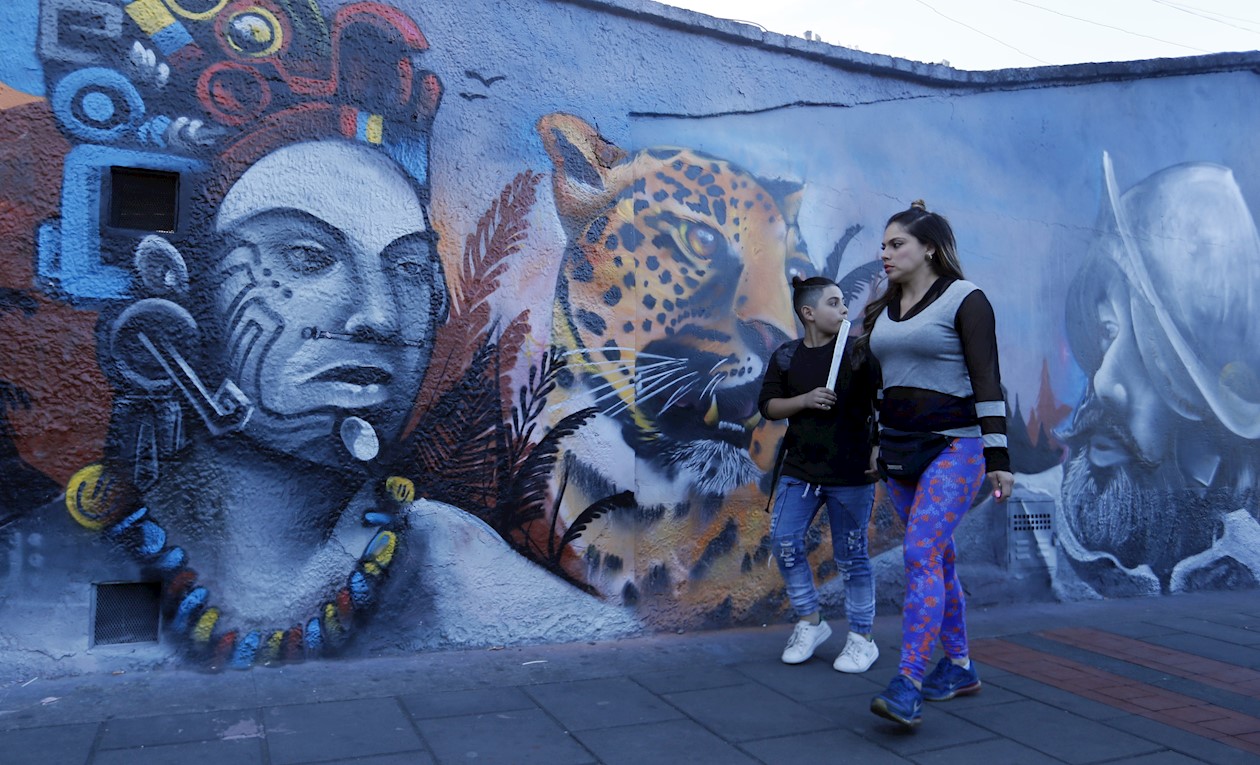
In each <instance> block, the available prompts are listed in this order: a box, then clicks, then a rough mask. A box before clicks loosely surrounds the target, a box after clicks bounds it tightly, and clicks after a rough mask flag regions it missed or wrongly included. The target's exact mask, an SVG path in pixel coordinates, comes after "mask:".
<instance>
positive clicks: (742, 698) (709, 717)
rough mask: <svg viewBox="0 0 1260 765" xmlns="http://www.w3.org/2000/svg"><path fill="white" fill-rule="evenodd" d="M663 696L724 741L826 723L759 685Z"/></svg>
mask: <svg viewBox="0 0 1260 765" xmlns="http://www.w3.org/2000/svg"><path fill="white" fill-rule="evenodd" d="M665 699H666V700H667V701H669V702H670V703H671V704H673V705H675V706H676V707H678V708H679V709H681V710H682V711H683V712H685V713H686V714H687V715H688V716H689V717H691V718H692V719H693V720H696V721H698V722H699V723H700V724H701V725H703V726H705V727H706V728H708V729H709V730H711V731H713V732H714V733H716V734H717V735H719V736H721V737H722V738H724V739H726V740H727V741H737V742H738V741H751V740H754V739H758V738H768V737H771V736H783V735H787V734H792V733H807V732H810V731H816V730H823V729H825V728H827V727H829V726H830V723H829V722H828V720H827V718H826V717H824V716H822V715H820V714H818V713H817V712H814V711H813V710H811V709H810V708H809V707H808V706H806V705H803V704H800V703H797V702H796V701H793V700H792V699H790V698H788V697H786V696H784V695H782V694H779V693H776V692H774V691H772V690H770V689H769V688H766V687H765V686H763V685H757V684H755V683H746V684H744V685H733V686H730V687H728V688H712V689H708V690H701V691H684V692H682V693H671V694H667V695H666V696H665Z"/></svg>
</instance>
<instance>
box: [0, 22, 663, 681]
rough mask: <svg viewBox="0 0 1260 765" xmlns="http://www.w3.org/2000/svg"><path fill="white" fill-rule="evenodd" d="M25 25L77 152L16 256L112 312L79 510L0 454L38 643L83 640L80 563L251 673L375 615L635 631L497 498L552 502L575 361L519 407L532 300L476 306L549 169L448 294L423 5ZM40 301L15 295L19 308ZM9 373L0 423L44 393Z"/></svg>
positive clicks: (506, 637)
mask: <svg viewBox="0 0 1260 765" xmlns="http://www.w3.org/2000/svg"><path fill="white" fill-rule="evenodd" d="M40 23H41V37H40V40H41V46H40V55H41V57H42V59H43V63H44V67H45V75H46V80H47V90H48V92H49V93H51V98H50V99H49V101H48V102H47V106H45V105H44V104H43V103H40V104H38V107H39V108H41V109H42V108H48V109H51V112H52V115H53V117H54V118H55V120H56V125H57V128H58V129H59V130H60V132H61V133H62V134H63V135H64V136H65V137H66V138H67V139H68V140H69V143H70V147H69V150H68V151H67V152H66V153H65V155H64V170H63V173H62V176H63V178H62V182H61V195H60V202H59V210H58V213H59V214H57V215H55V216H50V217H49V219H48V220H46V221H44V222H43V223H42V224H41V225H40V226H39V228H38V233H37V236H35V237H34V239H35V244H36V246H35V250H36V252H35V257H33V258H31V261H30V262H32V263H33V264H34V266H35V272H36V273H35V282H36V283H37V284H38V285H39V286H40V287H41V288H42V290H43V292H44V293H45V294H46V295H48V296H50V297H53V298H55V299H56V300H57V301H59V302H60V303H62V304H65V305H69V306H73V307H74V308H76V309H78V310H79V311H82V312H91V313H93V314H95V315H96V317H97V319H96V327H97V328H96V352H95V361H96V364H97V365H99V368H100V371H101V372H102V373H103V375H104V377H105V378H106V381H107V387H108V391H107V393H108V395H107V398H106V401H107V404H106V405H107V406H108V407H109V420H108V422H109V424H108V429H107V432H106V434H105V438H104V443H103V444H102V446H101V447H100V457H99V459H98V460H96V461H94V462H92V463H90V464H86V465H82V466H80V468H79V469H77V470H76V471H75V472H74V473H73V475H72V476H71V477H70V478H69V480H68V481H67V482H66V484H65V492H64V501H57V502H53V503H51V504H47V505H46V504H44V503H45V502H47V500H48V499H50V496H49V494H50V492H49V487H48V486H47V484H48V483H49V481H48V479H46V478H42V476H40V475H39V474H38V473H37V471H34V470H33V469H30V468H29V466H27V465H25V463H23V462H21V459H20V456H19V455H17V454H16V453H14V454H10V455H6V458H7V459H8V461H9V462H10V463H12V465H11V466H12V467H13V468H14V470H13V471H6V479H7V480H9V481H12V482H15V484H14V488H9V487H8V486H6V491H8V493H10V494H11V495H13V502H12V503H11V504H10V505H7V506H6V512H7V513H10V514H11V515H12V517H8V516H6V519H5V521H6V523H5V527H4V531H5V533H6V538H7V546H8V547H9V548H10V549H11V550H13V551H14V554H13V555H11V556H10V559H11V560H12V561H15V562H14V563H13V564H12V565H11V567H10V570H9V571H8V576H7V578H6V581H5V585H6V587H5V589H6V592H5V595H6V598H5V605H6V606H7V607H9V608H10V609H11V610H10V612H9V615H8V616H7V617H6V619H11V620H15V621H17V622H19V623H20V622H24V621H26V619H25V618H24V616H26V617H29V616H30V612H28V611H24V610H23V609H35V608H38V607H40V606H42V605H46V604H49V603H58V604H60V606H59V607H57V608H55V609H54V611H55V612H56V614H55V616H56V617H57V618H55V619H54V620H53V624H56V625H58V626H57V627H55V628H53V629H52V630H51V632H52V633H53V634H54V636H56V634H57V633H62V632H64V633H68V634H69V635H70V636H71V638H70V639H69V641H68V642H69V643H70V644H71V645H72V646H86V645H87V636H86V635H83V634H82V629H83V628H82V625H83V624H86V622H85V621H84V619H86V617H87V616H88V605H89V603H88V601H87V599H86V597H85V594H84V593H85V592H86V586H87V585H88V584H89V583H92V582H100V581H110V580H115V579H121V580H123V581H137V582H145V581H153V582H159V583H160V585H161V602H162V620H163V626H164V628H165V634H166V635H167V637H168V638H169V639H170V641H171V643H172V644H173V645H175V646H177V647H178V648H179V649H180V650H182V651H183V652H184V654H185V655H186V656H188V657H189V658H191V659H193V660H195V661H200V662H205V663H207V664H208V665H210V666H214V667H221V666H231V667H239V668H243V667H248V666H252V665H256V664H265V663H271V662H275V661H283V660H298V659H302V658H309V657H319V656H327V655H331V654H334V653H338V652H340V651H342V650H343V649H345V648H346V647H348V646H349V645H350V644H351V643H352V641H351V637H352V635H353V634H354V633H356V632H359V631H362V630H363V628H364V627H365V626H368V625H371V626H373V627H374V628H375V629H376V632H377V636H376V637H374V638H364V639H361V640H357V641H353V642H357V643H360V644H361V647H370V646H371V645H373V644H374V643H373V642H372V641H373V640H379V641H380V642H384V643H392V644H400V643H401V644H403V645H407V646H411V647H425V646H437V645H447V644H468V643H475V644H502V643H506V642H518V641H521V640H541V639H572V638H574V637H596V636H601V635H602V636H609V635H618V634H625V633H627V632H632V631H634V630H636V629H637V627H638V621H637V620H636V619H635V618H634V617H633V616H632V615H631V614H629V613H627V612H625V611H624V610H622V609H619V608H616V607H613V606H607V605H604V604H602V603H600V602H599V601H598V600H596V599H595V598H593V597H591V596H590V595H589V594H587V593H586V592H584V591H583V590H584V589H586V588H584V587H583V586H582V583H580V582H576V581H565V577H563V576H558V575H557V574H563V569H562V568H561V567H560V566H559V565H556V563H555V562H556V561H558V560H559V559H560V558H561V556H560V555H559V554H558V553H553V555H552V556H551V560H549V561H540V563H551V564H552V565H551V566H549V567H550V568H552V569H553V570H552V571H548V570H547V568H548V566H544V565H539V564H538V563H535V562H533V561H531V560H529V559H528V558H526V557H523V556H522V555H520V554H519V553H518V552H516V551H514V550H513V546H515V547H517V548H520V549H521V550H522V552H526V551H528V550H529V548H528V547H527V546H526V545H525V544H524V543H523V542H522V541H521V540H519V539H515V538H513V536H512V533H513V532H519V531H521V530H522V528H523V526H524V525H525V524H524V523H523V522H522V521H520V520H518V521H516V522H515V523H513V522H512V521H510V520H507V519H505V516H511V515H512V514H514V513H515V514H516V515H517V516H519V517H523V518H524V520H525V521H529V520H534V519H535V518H537V517H541V515H542V512H541V510H540V508H541V506H542V505H543V504H544V503H543V502H542V501H541V495H540V492H541V493H545V489H546V481H547V479H548V477H549V475H550V472H551V468H552V466H553V464H554V458H555V453H556V451H555V446H554V444H555V442H556V441H558V440H560V439H561V437H562V434H563V433H564V431H552V432H551V433H549V434H547V435H546V436H544V437H542V439H541V440H531V436H532V434H533V431H534V425H535V420H536V419H537V418H538V416H539V414H540V410H539V408H538V405H537V403H536V401H535V400H542V399H545V397H546V394H547V393H548V392H549V391H550V390H551V388H552V387H554V381H553V380H554V377H555V375H556V374H557V373H558V372H559V370H560V369H561V367H562V365H563V362H564V360H563V358H561V357H556V356H553V355H547V356H546V357H545V359H544V362H543V364H542V366H541V368H538V369H533V370H531V374H530V380H531V383H532V382H533V381H534V379H535V378H534V373H535V372H537V373H538V375H539V382H538V384H537V385H535V386H534V388H533V389H532V390H531V391H530V393H529V394H528V395H527V394H526V393H524V392H523V393H522V399H521V406H520V408H514V407H513V406H511V405H510V403H511V402H512V396H511V395H510V393H511V389H512V387H513V386H512V384H511V381H510V380H507V379H504V380H502V381H501V379H500V377H501V372H500V370H502V369H504V368H507V369H511V368H513V367H514V361H513V359H512V358H511V357H512V355H513V354H515V353H516V352H517V351H518V350H519V347H520V345H521V343H522V342H523V341H522V337H523V333H522V326H521V325H522V323H524V322H526V321H527V317H526V316H521V317H518V318H517V319H516V320H515V321H514V322H511V323H509V324H508V325H507V326H505V327H498V326H497V325H496V324H494V323H493V322H491V320H490V317H489V312H488V311H487V310H486V307H485V303H486V299H487V296H488V295H490V294H492V293H493V292H494V290H495V289H496V288H497V287H498V286H499V285H498V282H497V276H496V262H497V261H499V260H502V259H504V258H508V257H510V256H511V255H512V254H513V252H514V250H513V246H511V245H505V244H504V242H505V241H506V242H509V243H510V242H512V241H513V237H514V236H517V235H519V234H520V233H522V231H517V232H516V234H513V233H512V227H513V226H516V227H517V228H520V227H521V226H522V222H521V221H522V220H523V218H522V216H521V214H520V213H521V210H515V212H513V209H512V206H513V204H516V205H517V206H518V207H519V206H522V205H523V207H524V208H525V209H527V208H528V206H529V203H528V202H520V201H519V198H520V197H522V196H525V195H527V192H529V191H530V189H531V187H532V184H535V183H536V182H537V178H536V177H531V176H528V175H527V176H526V177H525V178H524V179H523V181H522V182H521V183H518V184H517V188H516V189H515V191H514V192H513V191H512V190H508V191H505V192H504V194H505V198H506V197H511V199H508V200H507V202H506V203H505V204H504V206H503V208H502V209H497V210H492V211H491V213H488V223H487V229H488V233H487V236H486V240H487V242H488V245H487V246H486V247H483V248H481V249H480V250H479V251H477V252H474V253H471V254H470V261H469V262H468V263H467V266H468V268H469V269H474V270H475V269H482V270H480V271H478V272H477V273H476V274H472V273H467V272H466V273H463V274H461V275H462V276H463V277H464V278H463V279H462V280H461V281H460V282H459V283H458V284H457V285H455V286H454V287H453V288H452V287H450V286H448V280H447V276H446V273H445V270H444V268H443V265H442V259H441V257H440V256H439V255H438V252H437V241H438V236H437V233H436V231H435V229H434V226H433V223H432V222H431V220H430V214H429V207H430V194H431V187H430V181H429V161H430V155H431V149H430V146H429V140H430V136H431V126H432V123H433V119H434V117H435V115H436V113H437V111H438V108H439V104H440V101H441V95H442V86H441V84H440V82H439V80H438V78H437V76H436V75H434V74H432V73H430V72H426V71H424V70H423V69H422V68H420V66H419V62H421V61H422V60H423V57H424V54H425V52H426V50H427V49H428V42H427V40H426V38H425V36H424V34H423V33H422V32H421V30H420V28H419V27H418V26H417V25H416V23H415V22H414V21H413V20H412V19H411V18H410V17H409V16H408V15H407V14H405V13H403V12H401V11H400V10H398V9H396V8H394V7H391V6H386V5H381V4H377V3H370V2H369V3H355V4H352V5H347V6H344V7H341V8H339V9H337V10H336V11H335V12H333V13H331V14H330V15H329V16H327V17H325V16H324V15H323V12H322V11H320V10H319V9H318V8H317V7H316V6H314V5H304V4H301V3H280V4H272V3H265V2H264V3H248V2H241V1H239V0H238V1H236V2H230V3H229V2H213V3H206V2H202V3H191V4H190V3H187V2H184V3H179V2H169V3H166V4H165V5H164V4H162V3H159V2H153V1H152V0H134V1H133V2H127V3H123V4H122V5H121V8H120V7H119V6H118V5H116V4H110V3H100V2H87V1H85V2H65V1H64V0H58V1H55V2H47V3H44V4H43V5H42V6H41V18H40ZM496 213H498V214H496ZM471 239H472V238H471V237H470V240H471ZM470 246H471V244H470ZM474 249H475V248H474ZM37 309H38V302H37V301H36V299H35V298H34V297H32V296H30V295H29V294H27V293H25V292H23V291H20V290H17V289H13V288H10V289H6V292H5V310H6V313H8V312H17V313H21V314H23V315H24V316H25V317H27V318H28V319H30V320H32V321H37V319H38V310H37ZM435 361H438V362H441V364H442V366H441V368H440V370H438V371H437V372H436V373H435V374H434V375H430V374H429V370H430V367H431V366H432V365H433V363H434V362H435ZM3 390H4V393H5V397H4V410H3V411H4V413H5V414H6V419H5V420H3V425H4V428H3V429H0V437H3V438H4V442H5V443H9V442H11V441H12V438H11V432H10V429H9V427H8V419H7V414H8V413H9V412H10V411H12V410H13V409H15V408H30V406H31V397H30V396H29V395H28V394H27V392H26V391H25V390H24V389H23V388H22V387H21V385H20V384H19V383H17V382H15V381H11V380H9V379H7V378H6V379H5V381H4V389H3ZM505 390H506V393H507V395H504V393H505ZM105 393H106V391H102V394H105ZM505 402H507V403H506V404H505ZM8 451H14V450H8ZM23 470H25V473H24V472H23ZM461 471H462V472H463V473H464V475H461ZM29 473H34V475H30V476H26V477H24V475H26V474H29ZM440 473H444V474H445V475H441V476H440V477H437V478H435V477H433V476H434V475H435V474H440ZM468 473H471V474H474V475H475V480H464V481H461V480H459V479H460V478H461V477H467V474H468ZM19 481H20V482H21V483H20V484H19V483H16V482H19ZM472 487H480V488H484V489H486V491H485V492H484V494H486V495H487V496H478V494H477V492H476V491H474V490H471V488H472ZM461 500H463V501H466V503H467V504H464V505H463V506H462V507H456V506H455V505H453V504H450V503H451V502H457V501H461ZM14 505H18V507H14ZM67 511H68V513H67ZM67 519H72V522H70V523H67ZM483 519H484V520H483ZM553 526H554V522H553ZM565 531H569V536H568V537H567V538H560V539H556V540H549V546H550V548H551V549H552V550H553V551H554V550H557V549H561V550H562V549H563V548H564V547H565V546H566V545H567V544H568V543H569V542H570V541H571V540H572V538H573V537H574V536H575V535H576V534H577V533H578V532H577V531H572V530H568V529H566V528H559V529H558V530H557V532H556V533H557V534H559V535H563V534H564V533H565ZM31 545H35V546H38V547H41V548H42V549H40V550H39V551H37V552H35V553H30V554H28V553H27V552H26V550H27V548H28V547H30V546H31ZM575 585H576V586H575ZM479 614H480V615H481V616H478V615H479ZM34 626H35V625H34V624H29V625H23V626H21V627H19V628H18V629H17V632H18V633H23V632H25V631H27V630H30V629H32V628H34ZM41 629H42V630H44V632H45V633H46V634H47V633H48V632H49V631H50V629H49V625H48V624H47V623H45V624H44V625H43V627H42V628H41ZM75 633H79V635H77V636H76V635H75ZM26 637H28V638H33V635H31V634H27V635H26ZM38 642H39V641H38V640H37V639H33V645H32V646H31V647H32V648H37V647H38ZM60 642H61V639H60V638H58V637H54V638H53V643H54V644H60Z"/></svg>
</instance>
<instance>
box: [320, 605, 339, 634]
mask: <svg viewBox="0 0 1260 765" xmlns="http://www.w3.org/2000/svg"><path fill="white" fill-rule="evenodd" d="M324 629H325V630H327V631H328V632H329V633H339V632H341V631H342V630H341V622H339V621H337V607H336V606H334V605H333V604H332V603H325V604H324Z"/></svg>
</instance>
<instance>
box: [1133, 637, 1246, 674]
mask: <svg viewBox="0 0 1260 765" xmlns="http://www.w3.org/2000/svg"><path fill="white" fill-rule="evenodd" d="M1150 642H1152V643H1155V644H1156V645H1162V646H1164V647H1165V648H1173V649H1176V650H1178V651H1185V652H1186V653H1189V654H1193V655H1195V656H1204V657H1206V658H1209V659H1216V660H1217V661H1223V662H1225V663H1226V664H1235V665H1237V666H1240V667H1250V668H1251V669H1260V648H1253V647H1251V646H1242V645H1238V644H1236V643H1228V642H1226V641H1224V640H1217V639H1215V638H1209V637H1203V636H1202V635H1188V634H1186V633H1184V632H1180V633H1177V634H1175V635H1162V636H1160V637H1155V638H1151V639H1150Z"/></svg>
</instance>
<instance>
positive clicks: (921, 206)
mask: <svg viewBox="0 0 1260 765" xmlns="http://www.w3.org/2000/svg"><path fill="white" fill-rule="evenodd" d="M910 209H911V210H922V211H923V212H927V202H924V201H923V200H922V199H916V200H914V201H913V202H911V203H910Z"/></svg>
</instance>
